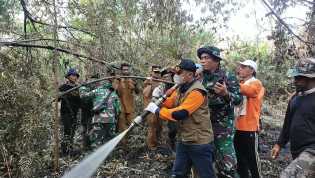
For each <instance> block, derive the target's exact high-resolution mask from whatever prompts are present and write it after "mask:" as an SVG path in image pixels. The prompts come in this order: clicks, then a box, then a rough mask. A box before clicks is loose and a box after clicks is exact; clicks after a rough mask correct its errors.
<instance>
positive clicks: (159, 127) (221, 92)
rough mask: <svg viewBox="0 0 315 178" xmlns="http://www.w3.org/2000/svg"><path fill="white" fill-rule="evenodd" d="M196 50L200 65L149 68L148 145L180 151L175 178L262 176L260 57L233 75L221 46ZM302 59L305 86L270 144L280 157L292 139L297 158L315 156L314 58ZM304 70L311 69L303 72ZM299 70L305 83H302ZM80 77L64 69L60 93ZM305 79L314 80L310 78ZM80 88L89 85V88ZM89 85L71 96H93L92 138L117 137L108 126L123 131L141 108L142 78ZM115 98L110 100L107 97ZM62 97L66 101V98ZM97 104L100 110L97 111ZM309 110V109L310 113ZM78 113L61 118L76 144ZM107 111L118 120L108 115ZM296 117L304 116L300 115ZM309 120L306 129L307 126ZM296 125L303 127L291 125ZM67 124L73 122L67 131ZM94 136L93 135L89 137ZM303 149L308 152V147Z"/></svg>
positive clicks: (126, 70)
mask: <svg viewBox="0 0 315 178" xmlns="http://www.w3.org/2000/svg"><path fill="white" fill-rule="evenodd" d="M197 56H198V58H199V64H196V63H194V62H193V61H192V60H190V59H182V60H181V62H180V63H179V64H178V65H177V66H176V67H175V68H165V69H162V67H160V66H152V67H151V69H150V78H149V79H147V80H146V81H145V82H144V86H143V97H144V106H145V110H147V111H149V112H151V113H152V114H151V115H149V116H148V118H147V119H146V121H147V124H148V134H147V146H148V148H149V149H150V150H156V149H157V147H158V146H159V145H166V146H169V147H170V148H171V149H174V150H175V152H176V157H175V161H174V164H173V169H172V177H174V178H184V177H188V175H189V174H190V172H191V170H192V172H193V174H194V176H195V177H201V178H212V177H219V178H221V177H222V178H234V177H241V178H247V177H253V178H259V177H261V170H260V161H259V155H258V133H259V131H260V129H261V128H260V112H261V107H262V102H263V97H264V93H265V89H264V87H263V85H262V82H261V81H260V80H258V79H257V78H256V73H257V70H258V66H257V64H256V62H255V61H253V60H245V61H242V62H240V63H238V67H237V70H236V73H234V72H230V71H227V70H226V69H225V68H224V66H222V64H221V63H220V62H221V60H222V58H221V56H220V50H219V49H218V48H217V47H214V46H204V47H201V48H199V49H198V50H197ZM303 64H304V65H307V67H308V68H307V69H305V66H304V68H302V69H299V68H298V67H299V66H303V65H302V64H300V65H298V66H297V67H296V69H298V70H300V73H298V74H295V75H294V77H295V80H297V81H298V82H295V84H296V85H297V86H301V85H303V84H304V85H303V86H304V88H303V87H300V88H303V89H300V90H299V93H302V94H296V95H295V96H294V97H293V98H292V99H291V100H293V101H291V102H290V105H289V107H288V109H289V110H288V111H287V115H286V119H285V124H284V129H283V131H282V132H281V135H280V138H279V141H278V143H277V144H276V145H275V147H274V148H273V150H272V156H273V158H276V157H277V155H278V154H279V151H280V148H282V147H284V145H285V144H286V143H287V142H288V141H289V140H291V139H293V140H294V141H295V142H294V143H291V148H293V149H294V152H293V154H294V157H293V158H298V157H299V156H300V155H301V153H303V154H305V155H306V154H307V155H313V158H314V148H315V146H314V145H315V143H314V139H313V138H315V137H314V135H315V133H314V128H315V127H313V126H314V123H315V121H314V120H315V119H314V113H313V115H312V113H311V112H314V107H313V110H312V111H310V110H311V108H310V107H312V106H313V105H314V101H315V100H314V101H312V100H311V99H304V98H303V97H306V96H307V98H309V97H308V96H312V95H313V93H314V78H315V76H314V75H315V67H314V66H315V61H314V59H311V60H307V62H306V63H303ZM129 67H130V66H129V65H128V64H122V65H121V71H122V74H123V75H129ZM312 67H313V68H312ZM300 68H301V67H300ZM301 71H302V72H301ZM303 71H304V73H307V72H309V73H311V75H307V76H305V75H302V74H304V73H303ZM305 71H306V72H305ZM300 74H301V75H302V78H303V82H304V83H303V82H301V80H302V79H300V78H301V75H300ZM78 77H79V75H78V74H77V73H75V72H74V71H71V70H69V72H68V74H67V75H66V78H67V79H68V83H66V84H65V85H63V86H61V87H60V91H66V90H68V89H69V88H71V87H73V86H74V85H75V84H74V83H75V82H73V84H71V81H72V79H73V78H78ZM304 78H307V79H308V80H306V79H304ZM153 79H163V80H165V81H169V82H175V83H176V84H178V85H179V87H178V88H177V89H173V88H171V87H172V84H170V83H161V82H157V81H156V80H153ZM304 80H306V81H307V82H309V83H307V84H305V83H306V82H305V81H304ZM301 83H302V84H301ZM305 85H307V86H305ZM80 90H82V91H83V89H80ZM84 91H85V92H81V91H80V92H79V91H73V92H71V93H70V94H69V96H67V97H69V100H70V99H71V100H72V99H76V100H78V101H79V100H80V99H84V98H88V97H90V96H93V97H92V98H93V99H92V100H93V101H94V102H92V108H93V109H92V111H93V114H92V115H93V117H92V118H93V119H92V129H91V128H88V129H86V132H89V133H91V134H88V135H92V138H96V139H95V140H102V141H101V142H100V143H104V141H107V140H108V139H109V138H112V137H113V135H111V134H109V131H111V132H110V133H117V131H119V132H121V131H123V130H124V129H126V128H127V127H128V125H129V124H130V123H131V122H132V120H133V118H134V112H135V108H134V106H135V105H134V103H133V102H134V95H133V93H139V89H138V87H137V85H136V82H135V81H133V80H132V79H124V78H121V79H115V80H111V81H108V82H105V83H103V84H100V86H98V87H97V86H94V87H92V88H89V89H84ZM164 93H169V94H170V96H169V97H168V98H167V99H166V100H165V101H164V103H163V104H162V105H161V106H158V105H156V104H155V100H156V99H157V98H159V97H160V96H162V95H163V94H164ZM109 100H111V102H105V101H109ZM302 100H303V101H302ZM62 101H63V102H64V103H66V101H65V99H63V100H62ZM304 101H305V102H308V104H307V107H306V106H305V107H306V108H304V109H300V114H301V117H302V116H304V115H305V114H304V112H306V113H308V115H307V117H308V118H307V119H308V120H306V121H304V122H303V121H302V123H301V121H296V120H294V119H295V118H292V117H298V116H295V115H294V114H295V113H296V112H298V111H296V112H295V107H296V108H299V107H301V104H300V102H304ZM297 102H299V103H298V104H297ZM75 103H80V102H75ZM81 103H82V102H81ZM100 103H103V105H102V104H100ZM104 103H107V104H104ZM108 103H109V105H110V106H109V105H108ZM114 103H116V104H114ZM66 104H67V103H66ZM68 106H70V108H72V107H78V106H72V105H68ZM68 106H67V107H68ZM86 106H87V105H86ZM99 106H101V107H99ZM61 107H63V104H62V106H61ZM95 108H101V109H100V110H99V112H95V111H94V110H95ZM307 109H309V110H308V111H305V110H307ZM76 112H77V110H76V109H73V111H71V112H66V114H65V111H63V110H62V109H61V118H62V121H63V124H64V127H65V132H64V135H65V138H70V139H69V140H70V144H69V145H70V147H71V138H72V137H73V132H74V130H73V127H72V125H71V124H69V122H71V121H72V120H71V119H69V118H72V119H74V116H75V113H76ZM63 113H64V114H63ZM97 113H99V114H98V115H97ZM96 115H97V116H96ZM103 116H104V117H105V116H107V117H110V118H115V119H104V118H102V117H103ZM96 118H101V120H102V122H101V123H102V124H99V123H100V122H99V121H98V119H96ZM298 119H299V120H303V119H302V118H300V116H299V118H298ZM104 120H106V121H105V122H104ZM304 120H305V119H304ZM298 122H299V123H300V125H299V124H298ZM96 123H97V124H96ZM294 123H295V124H294ZM303 123H304V127H302V126H301V124H303ZM307 123H308V124H310V123H311V124H310V125H311V126H312V128H311V129H309V127H307V126H305V124H307ZM312 124H313V125H312ZM291 125H294V126H296V125H298V126H299V127H295V128H294V129H293V128H292V126H291ZM69 127H72V128H71V129H69V130H68V131H66V130H67V129H66V128H69ZM96 128H98V129H96ZM299 128H300V129H299ZM292 129H293V130H294V131H296V130H298V131H299V132H300V133H299V134H297V135H298V136H294V135H296V133H293V132H292ZM303 129H306V130H303ZM307 129H308V130H307ZM94 130H95V134H94V136H93V131H94ZM97 130H98V131H97ZM303 133H305V134H303ZM303 136H305V138H307V139H308V140H307V145H309V146H305V144H304V143H305V142H304V141H302V140H301V139H303V138H304V137H303ZM97 138H99V139H97ZM89 140H93V139H91V138H89ZM296 144H297V146H295V145H296ZM69 145H68V148H69ZM123 145H126V140H124V141H123ZM292 145H293V146H292ZM310 148H313V149H310ZM305 149H307V150H308V151H307V152H304V151H305ZM309 150H311V151H309ZM312 150H313V152H312ZM65 151H67V150H65ZM305 155H304V156H305ZM302 160H305V159H302ZM308 163H309V162H308ZM313 164H314V163H313ZM302 167H303V166H302ZM289 170H292V169H289ZM307 170H309V167H308V168H307ZM314 170H315V169H314ZM314 170H313V171H314ZM291 172H292V171H291Z"/></svg>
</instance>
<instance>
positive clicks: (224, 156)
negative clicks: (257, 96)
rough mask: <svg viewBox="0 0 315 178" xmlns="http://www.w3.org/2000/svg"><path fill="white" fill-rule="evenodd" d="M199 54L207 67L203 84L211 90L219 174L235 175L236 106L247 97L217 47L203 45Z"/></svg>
mask: <svg viewBox="0 0 315 178" xmlns="http://www.w3.org/2000/svg"><path fill="white" fill-rule="evenodd" d="M197 55H198V57H199V59H200V64H201V65H202V67H203V82H202V83H203V85H204V86H205V88H206V89H207V91H208V101H209V104H208V105H209V108H210V115H211V116H210V117H211V122H212V127H213V132H214V144H215V147H216V151H215V160H216V168H217V171H218V177H229V178H230V177H234V175H235V173H236V163H237V161H236V155H235V150H234V146H233V137H234V105H238V104H240V103H241V102H242V99H243V98H242V95H241V94H240V87H239V82H238V81H237V78H236V77H235V75H233V74H232V73H230V72H227V71H225V70H224V69H223V68H222V67H221V66H220V61H221V60H222V58H221V57H220V50H219V49H218V48H217V47H213V46H205V47H202V48H199V49H198V51H197Z"/></svg>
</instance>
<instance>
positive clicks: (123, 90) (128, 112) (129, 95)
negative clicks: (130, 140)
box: [116, 63, 139, 144]
mask: <svg viewBox="0 0 315 178" xmlns="http://www.w3.org/2000/svg"><path fill="white" fill-rule="evenodd" d="M120 69H121V74H122V75H124V76H128V75H130V65H129V64H126V63H123V64H121V66H120ZM116 82H117V84H116V85H117V86H116V87H117V92H118V95H119V98H120V102H121V105H122V107H121V109H122V110H121V114H120V116H119V119H118V130H119V132H122V131H124V130H125V129H127V128H128V126H129V125H130V123H131V122H132V120H133V119H134V118H133V117H134V112H135V107H134V106H135V104H134V95H133V93H134V92H135V93H136V94H138V93H139V90H138V88H137V86H136V82H135V81H134V80H132V79H130V78H121V79H120V80H118V81H116ZM123 144H126V140H123Z"/></svg>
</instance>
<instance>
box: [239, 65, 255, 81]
mask: <svg viewBox="0 0 315 178" xmlns="http://www.w3.org/2000/svg"><path fill="white" fill-rule="evenodd" d="M237 73H238V76H239V77H240V78H242V79H244V78H248V77H250V76H252V75H253V73H254V70H253V69H252V68H251V67H249V66H245V65H242V64H240V65H239V66H238V68H237Z"/></svg>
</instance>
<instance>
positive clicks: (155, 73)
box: [152, 71, 161, 78]
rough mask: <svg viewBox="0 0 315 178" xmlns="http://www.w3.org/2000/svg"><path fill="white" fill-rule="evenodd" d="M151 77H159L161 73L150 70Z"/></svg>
mask: <svg viewBox="0 0 315 178" xmlns="http://www.w3.org/2000/svg"><path fill="white" fill-rule="evenodd" d="M152 77H153V78H160V77H161V73H160V72H159V71H152Z"/></svg>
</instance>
